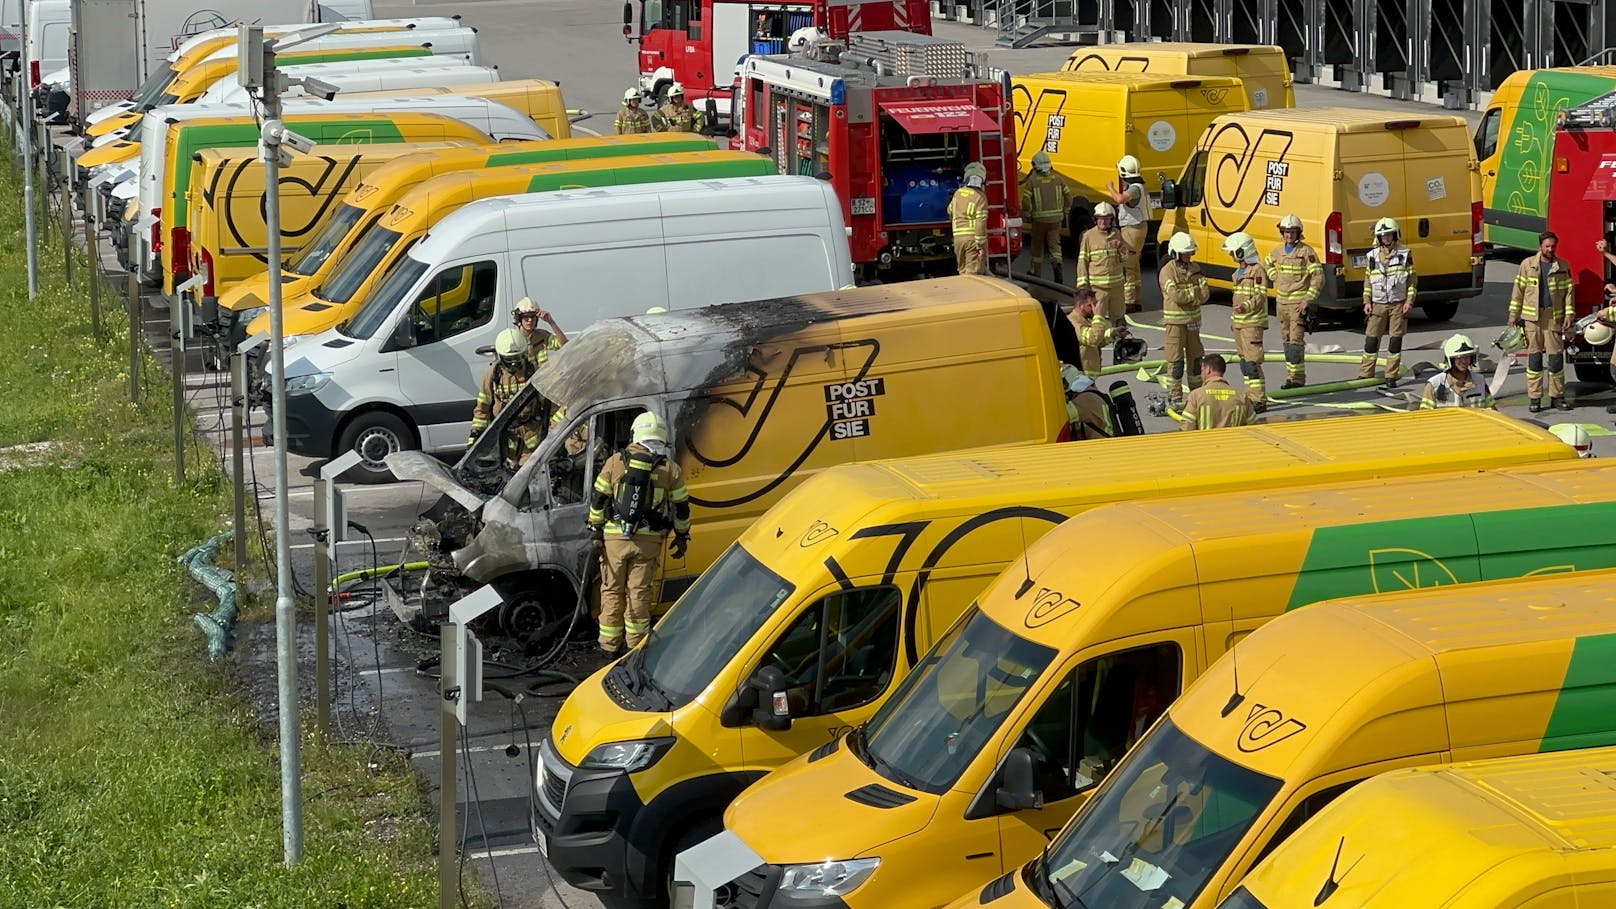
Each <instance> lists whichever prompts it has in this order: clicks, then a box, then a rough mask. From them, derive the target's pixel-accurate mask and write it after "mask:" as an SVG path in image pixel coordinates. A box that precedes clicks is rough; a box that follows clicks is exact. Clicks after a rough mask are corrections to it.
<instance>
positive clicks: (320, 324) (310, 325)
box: [247, 282, 348, 336]
mask: <svg viewBox="0 0 1616 909" xmlns="http://www.w3.org/2000/svg"><path fill="white" fill-rule="evenodd" d="M305 283H307V282H305ZM264 293H265V294H266V295H267V294H268V293H269V291H268V289H267V287H266V289H265V291H264ZM281 313H282V314H281V318H282V319H283V320H284V323H285V324H284V325H283V330H284V331H285V332H286V334H287V335H288V336H291V335H312V334H318V333H320V332H322V331H325V330H326V329H327V328H330V327H332V326H333V325H336V324H337V323H339V322H343V321H345V320H346V319H347V318H348V304H346V303H330V302H327V301H325V300H322V299H320V298H319V297H316V296H315V295H314V292H313V290H312V289H311V288H307V287H301V286H300V287H299V288H293V287H291V286H288V287H287V288H286V289H285V290H284V291H282V294H281ZM268 333H269V313H267V312H266V313H264V314H262V315H260V316H259V317H258V318H256V319H254V320H252V322H251V323H250V324H248V326H247V334H249V335H262V334H268Z"/></svg>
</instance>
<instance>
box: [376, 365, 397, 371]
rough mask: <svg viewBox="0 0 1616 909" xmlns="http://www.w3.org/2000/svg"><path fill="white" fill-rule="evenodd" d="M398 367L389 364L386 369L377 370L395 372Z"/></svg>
mask: <svg viewBox="0 0 1616 909" xmlns="http://www.w3.org/2000/svg"><path fill="white" fill-rule="evenodd" d="M396 368H397V367H393V366H389V367H387V368H386V369H378V370H376V371H377V372H393V371H394V370H395V369H396Z"/></svg>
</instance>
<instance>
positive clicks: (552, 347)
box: [511, 297, 567, 367]
mask: <svg viewBox="0 0 1616 909" xmlns="http://www.w3.org/2000/svg"><path fill="white" fill-rule="evenodd" d="M511 321H512V322H514V323H516V327H517V328H519V329H521V330H522V336H523V337H525V338H526V339H527V358H528V359H529V360H531V361H533V365H534V366H536V367H537V366H543V365H544V364H546V363H548V362H550V353H551V351H556V350H560V349H561V345H563V344H565V343H567V333H566V332H564V331H562V330H561V326H559V325H557V324H556V320H555V317H554V316H552V315H550V311H549V310H547V309H543V308H541V307H540V306H539V304H537V303H534V302H533V298H531V297H523V298H522V299H520V300H517V301H516V306H515V307H513V308H512V310H511ZM540 322H543V323H544V324H546V325H548V326H550V330H549V331H545V330H544V329H542V328H540V327H539V323H540Z"/></svg>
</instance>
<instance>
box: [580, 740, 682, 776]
mask: <svg viewBox="0 0 1616 909" xmlns="http://www.w3.org/2000/svg"><path fill="white" fill-rule="evenodd" d="M672 747H673V739H672V738H657V739H633V740H631V741H627V742H611V743H609V744H606V745H597V746H595V749H594V750H593V751H591V752H589V754H588V755H587V756H585V757H584V760H583V763H582V764H580V765H578V766H580V767H583V768H586V769H589V770H621V771H623V772H624V773H638V772H639V771H641V770H644V769H645V768H647V767H649V766H651V765H652V764H655V763H656V762H657V761H660V760H662V756H663V755H664V754H667V753H668V750H669V749H671V748H672Z"/></svg>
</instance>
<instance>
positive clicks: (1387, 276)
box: [1358, 218, 1415, 385]
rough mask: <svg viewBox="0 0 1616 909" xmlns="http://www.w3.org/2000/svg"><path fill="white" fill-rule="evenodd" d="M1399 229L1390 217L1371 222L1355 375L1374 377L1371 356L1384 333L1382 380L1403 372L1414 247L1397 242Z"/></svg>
mask: <svg viewBox="0 0 1616 909" xmlns="http://www.w3.org/2000/svg"><path fill="white" fill-rule="evenodd" d="M1402 235H1403V234H1402V230H1401V229H1400V228H1399V227H1398V226H1397V222H1396V221H1395V220H1393V219H1391V218H1381V219H1380V220H1379V221H1376V222H1375V248H1374V249H1371V250H1370V251H1369V256H1368V260H1369V261H1368V264H1367V266H1366V267H1365V269H1364V285H1363V311H1364V317H1365V320H1364V347H1363V349H1364V353H1363V360H1362V362H1361V363H1359V365H1358V378H1360V379H1373V378H1374V377H1375V357H1376V355H1377V354H1378V353H1379V352H1380V339H1381V338H1382V337H1384V336H1385V335H1386V334H1387V331H1388V329H1389V330H1390V333H1391V339H1390V340H1389V341H1387V342H1386V384H1388V385H1396V384H1397V380H1398V379H1399V378H1401V377H1402V374H1403V335H1404V334H1406V333H1407V332H1408V313H1409V311H1410V310H1412V309H1413V308H1414V291H1415V276H1414V251H1413V250H1411V249H1409V248H1408V247H1406V246H1404V245H1403V244H1402V242H1401V238H1402Z"/></svg>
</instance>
